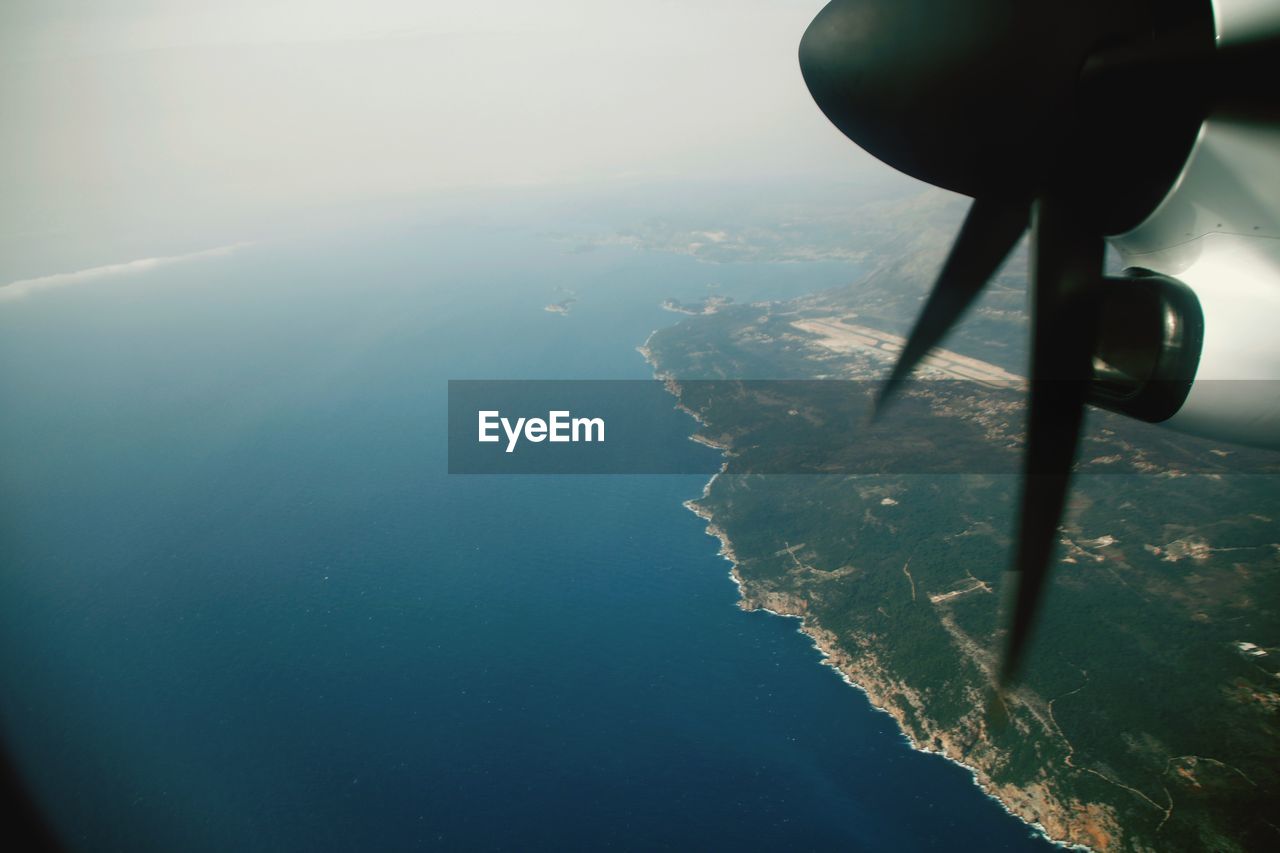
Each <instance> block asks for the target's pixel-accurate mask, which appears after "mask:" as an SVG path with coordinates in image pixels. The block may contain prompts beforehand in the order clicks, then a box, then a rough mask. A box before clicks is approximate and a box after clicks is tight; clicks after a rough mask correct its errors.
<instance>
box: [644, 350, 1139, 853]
mask: <svg viewBox="0 0 1280 853" xmlns="http://www.w3.org/2000/svg"><path fill="white" fill-rule="evenodd" d="M655 334H657V330H654V331H653V332H651V333H650V334H649V337H648V338H646V339H645V342H644V343H643V344H642V345H641V346H638V347H636V351H637V352H639V353H640V354H641V355H642V356H643V357H644V360H645V361H646V362H647V363H648V364H649V365H650V366H651V367H652V368H653V371H654V378H655V379H661V380H662V381H663V382H665V383H666V385H667V389H668V391H670V392H671V394H672V396H674V397H675V398H676V408H678V409H680V410H681V411H683V412H684V413H686V414H687V415H689V416H690V417H691V418H693V420H694V421H695V423H697V424H698V425H699V426H701V425H703V419H702V418H701V417H700V416H699V415H698V413H696V412H694V411H693V410H692V409H690V408H688V407H687V406H685V405H684V403H683V402H682V401H681V400H680V395H679V382H678V381H677V380H676V379H675V378H674V377H672V376H671V375H669V374H666V373H663V372H661V371H660V370H659V368H658V365H657V363H656V361H655V359H654V358H653V353H652V351H651V350H650V349H649V341H650V340H652V338H653V336H654V335H655ZM690 440H692V441H697V442H699V443H700V444H705V445H707V446H709V447H714V448H715V449H717V450H719V451H720V452H721V453H722V454H723V455H724V457H725V459H724V461H723V462H722V463H721V465H720V469H719V470H718V471H717V472H716V473H715V474H713V475H712V476H711V478H710V479H709V480H707V482H706V484H705V485H704V486H703V488H702V494H701V496H699V497H698V498H694V499H690V500H687V501H684V503H683V506H684V508H685V509H687V510H689V511H690V512H692V513H693V514H694V515H696V516H698V518H700V519H702V520H703V521H704V522H706V528H705V531H704V532H705V533H706V534H707V535H708V536H712V537H714V538H716V539H717V540H718V541H719V542H720V549H719V551H718V552H717V553H718V555H719V556H721V557H723V558H724V559H725V560H727V561H728V562H729V564H730V568H729V579H730V580H732V581H733V583H734V586H735V587H737V590H738V601H737V606H738V608H739V609H741V610H743V611H744V612H751V611H756V610H762V611H764V612H766V613H770V614H772V615H774V616H779V617H782V618H786V619H795V620H797V622H798V623H799V624H798V625H797V627H796V630H797V632H798V633H801V634H803V635H804V636H805V637H807V638H808V639H809V640H810V642H811V644H812V646H813V648H814V649H815V650H816V651H817V652H818V653H819V654H820V655H821V659H820V660H819V663H820V664H821V665H823V666H826V667H830V668H831V669H832V670H834V671H835V673H836V674H837V675H838V676H839V677H840V680H841V681H843V682H844V683H845V684H847V685H848V686H850V687H852V688H854V689H856V690H858V691H859V692H860V693H862V695H863V696H864V697H866V699H867V704H869V705H870V706H871V707H872V708H873V709H875V710H876V711H878V712H880V713H882V714H885V715H887V716H888V717H890V718H891V719H892V720H893V721H894V723H895V724H896V725H897V728H898V733H899V734H900V735H901V736H902V739H903V741H904V743H905V744H906V745H907V747H908V748H910V749H911V750H913V751H915V752H920V753H925V754H928V755H934V756H937V757H939V758H941V759H943V760H945V761H948V762H950V763H952V764H955V765H957V766H959V767H962V768H964V769H965V770H966V771H968V772H969V776H970V779H971V781H972V782H973V784H974V786H975V787H977V788H978V790H980V791H981V792H982V793H983V794H984V795H985V796H986V797H988V798H989V799H991V800H992V801H994V802H995V803H997V804H998V805H999V806H1000V808H1001V809H1003V810H1004V812H1005V813H1006V814H1008V815H1010V816H1011V817H1014V818H1016V819H1017V820H1019V821H1020V822H1022V823H1023V824H1024V825H1025V826H1026V827H1027V828H1028V829H1029V830H1030V831H1031V832H1032V833H1034V834H1035V835H1038V836H1039V837H1041V838H1043V839H1044V840H1045V841H1048V842H1049V843H1050V844H1053V845H1054V846H1056V847H1059V848H1061V849H1066V850H1079V851H1088V853H1097V851H1099V850H1103V849H1105V848H1106V847H1108V846H1110V842H1112V841H1114V840H1117V839H1115V838H1114V837H1113V836H1112V835H1111V834H1110V833H1108V832H1107V831H1106V830H1104V829H1102V828H1101V827H1098V826H1097V824H1096V823H1093V824H1092V827H1093V829H1095V830H1096V832H1097V833H1099V834H1100V836H1101V837H1100V838H1098V839H1097V840H1099V841H1101V842H1102V844H1100V845H1098V846H1096V847H1095V846H1090V845H1088V844H1084V843H1082V842H1080V841H1076V840H1072V839H1071V838H1070V837H1069V836H1070V835H1072V834H1076V835H1078V834H1080V832H1087V829H1084V830H1079V831H1078V832H1077V833H1070V832H1068V829H1067V828H1068V826H1070V825H1071V819H1070V817H1069V816H1066V817H1064V816H1058V817H1057V820H1055V821H1054V823H1055V824H1057V826H1055V827H1054V828H1052V829H1051V828H1050V827H1048V826H1046V825H1045V823H1044V822H1042V820H1041V819H1039V816H1038V815H1037V809H1036V806H1037V805H1039V806H1040V808H1046V807H1048V806H1049V803H1047V802H1045V801H1044V799H1043V798H1044V797H1045V796H1046V794H1047V791H1046V790H1030V791H1028V790H1024V789H1022V788H1015V787H1013V786H1003V788H1002V786H999V785H997V784H996V783H995V782H994V781H993V780H992V779H991V778H990V776H989V775H988V774H987V772H986V771H985V770H983V769H982V768H980V767H978V766H976V765H974V764H970V763H968V762H966V761H964V760H963V759H961V758H958V757H956V756H953V755H951V754H948V752H947V746H948V745H949V744H950V742H951V738H950V737H949V733H947V732H943V731H938V732H934V733H933V734H934V740H935V741H937V742H938V743H940V744H941V746H940V747H937V748H935V747H933V746H931V745H928V744H922V743H920V742H919V741H917V739H916V737H915V736H914V735H913V734H912V732H911V731H909V730H908V726H907V724H906V722H905V720H904V717H903V715H902V712H901V711H899V712H898V713H895V712H894V710H893V706H892V705H891V703H890V702H889V701H888V700H887V699H886V694H887V693H888V692H889V690H890V689H891V684H889V683H885V680H883V679H884V678H885V676H883V675H881V676H880V677H879V678H878V677H876V674H874V673H872V672H868V671H867V667H863V668H859V667H858V666H857V665H856V664H855V662H854V659H853V657H852V656H851V655H850V654H849V653H848V652H847V651H845V650H844V649H842V648H841V647H840V644H839V642H838V638H837V637H836V636H835V635H834V634H832V633H831V632H830V631H828V630H827V629H825V628H823V627H822V626H821V625H819V624H816V623H814V622H813V621H812V620H811V619H810V617H809V616H808V614H807V613H806V612H805V611H806V610H807V605H806V603H805V601H804V600H803V599H794V598H793V597H792V596H789V595H785V594H783V595H774V594H770V593H766V594H765V595H764V596H757V595H756V594H755V593H753V592H752V591H750V590H749V589H748V583H749V582H748V581H747V580H746V579H744V578H743V576H742V574H741V572H740V571H739V563H740V560H739V558H738V555H737V552H736V551H735V550H734V547H733V542H732V540H731V539H730V538H729V535H728V534H727V533H726V532H725V530H724V529H723V528H722V527H720V525H719V524H718V523H717V522H716V520H715V515H714V513H713V512H712V511H711V510H709V509H707V508H706V507H705V506H703V505H701V504H700V503H699V501H702V500H705V499H706V498H707V497H709V496H710V493H711V487H712V485H713V484H714V483H715V481H716V478H717V477H719V476H720V475H721V474H723V473H725V471H726V470H727V469H728V465H729V460H728V456H729V450H730V448H729V447H727V446H725V445H722V444H720V443H719V442H714V441H711V440H709V439H706V438H705V437H703V436H698V435H696V434H695V435H691V436H690ZM870 657H871V661H872V662H871V666H872V667H874V666H875V663H874V655H870ZM1001 794H1003V795H1004V796H1002V795H1001ZM1073 805H1081V804H1073ZM1019 808H1022V809H1025V813H1024V812H1021V811H1019V810H1018V809H1019ZM1082 810H1083V811H1085V812H1086V814H1088V813H1089V811H1090V810H1089V807H1088V806H1083V808H1082ZM1089 816H1090V817H1092V818H1095V819H1098V821H1099V822H1105V818H1106V816H1105V815H1093V814H1090V815H1089Z"/></svg>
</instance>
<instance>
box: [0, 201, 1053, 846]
mask: <svg viewBox="0 0 1280 853" xmlns="http://www.w3.org/2000/svg"><path fill="white" fill-rule="evenodd" d="M576 224H577V223H558V222H553V221H544V222H539V223H537V224H536V225H530V224H529V223H527V222H523V221H518V220H517V219H516V218H514V217H509V218H508V219H506V220H504V219H503V218H502V217H501V216H495V217H490V218H485V217H456V218H450V217H449V216H441V215H432V216H429V217H427V216H424V217H415V216H413V215H407V214H406V215H397V216H396V217H385V218H383V219H382V220H381V221H379V222H378V223H376V225H369V226H367V227H359V228H357V227H351V228H346V229H334V228H329V229H325V230H318V231H317V232H316V233H313V234H310V235H297V234H295V235H293V236H291V237H289V238H287V239H283V238H282V239H278V240H273V241H267V242H262V243H258V244H256V245H251V246H247V247H244V248H242V249H240V250H238V251H236V252H234V253H232V254H230V255H228V256H226V257H218V258H205V259H200V260H195V261H191V262H189V263H179V264H173V265H169V266H164V267H160V268H157V269H154V270H151V271H148V272H142V273H139V274H137V275H132V276H121V277H116V278H111V279H102V280H98V281H93V282H86V283H84V284H82V285H78V286H68V287H64V288H60V289H50V290H48V291H46V292H41V293H35V294H32V295H30V296H28V297H26V298H24V299H22V300H16V301H13V302H9V303H4V304H0V402H2V403H3V409H2V410H0V685H3V690H2V692H0V714H2V718H0V719H2V721H3V726H4V731H5V734H6V736H7V740H8V743H9V745H10V749H11V751H13V752H15V753H16V755H17V757H18V759H19V761H20V764H21V767H22V770H23V771H24V773H25V774H26V776H27V778H28V780H29V781H30V783H31V785H32V786H33V788H34V790H35V791H36V793H37V795H38V797H39V799H40V801H41V802H42V803H43V805H44V807H45V808H46V810H47V811H48V813H49V814H50V815H51V816H52V817H53V818H54V820H55V823H56V825H57V827H58V829H59V831H60V832H61V833H62V834H63V836H64V838H65V840H66V841H67V842H68V843H69V845H70V846H71V847H73V848H76V849H83V850H167V851H176V850H182V851H205V850H207V851H229V850H236V851H253V850H263V851H266V850H272V851H276V850H309V851H318V850H409V849H422V848H440V849H450V850H454V849H459V850H463V849H465V850H500V849H505V850H537V849H550V850H565V849H635V850H649V849H664V848H665V849H681V850H684V849H695V850H707V849H779V848H786V849H841V850H923V849H940V850H955V849H974V850H984V851H987V850H1024V849H1045V848H1046V847H1047V846H1048V845H1047V844H1046V843H1045V842H1043V841H1041V840H1038V839H1036V838H1034V837H1033V835H1032V833H1031V831H1030V830H1029V828H1028V827H1026V826H1025V825H1023V824H1022V823H1020V822H1019V821H1017V820H1016V819H1014V818H1013V817H1011V816H1009V815H1007V814H1006V813H1005V812H1004V811H1003V810H1002V808H1001V807H1000V806H999V805H998V804H997V803H995V802H994V801H992V800H991V799H989V798H988V797H986V796H985V795H984V794H983V793H982V792H981V791H979V790H978V788H976V787H975V786H974V785H973V783H972V781H971V779H970V776H969V774H968V773H967V772H966V771H965V770H963V769H961V768H959V767H956V766H954V765H951V764H949V763H947V762H946V761H944V760H942V759H939V758H937V757H934V756H928V755H924V754H920V753H916V752H913V751H912V750H911V749H910V748H909V747H908V746H907V744H906V743H905V741H904V740H903V738H902V736H901V734H900V733H899V732H898V730H897V728H896V726H895V725H894V723H893V722H892V720H890V719H889V718H888V717H887V716H885V715H883V714H881V713H879V712H877V711H875V710H873V709H872V708H871V707H870V706H869V705H868V703H867V701H866V699H865V698H864V697H863V695H862V694H861V693H860V692H858V691H856V690H853V689H851V688H849V687H848V686H847V685H845V684H844V683H842V681H841V680H840V679H839V677H838V676H837V675H836V674H835V673H834V672H833V671H832V670H830V669H829V668H826V667H823V666H820V665H819V663H818V662H819V657H820V656H819V654H818V652H817V651H815V650H814V649H813V647H812V646H811V644H810V641H809V640H808V639H807V638H805V637H804V636H803V635H801V634H799V633H797V631H796V622H795V621H793V620H788V619H782V618H778V617H775V616H771V615H768V614H765V613H743V612H741V611H740V610H738V609H737V608H736V606H735V602H736V599H737V591H736V589H735V587H734V585H733V583H732V582H731V581H730V579H729V578H728V574H727V573H728V568H729V566H728V564H727V563H726V562H725V561H724V560H723V558H721V557H719V556H717V549H718V543H717V542H716V541H715V540H714V539H712V538H710V537H708V536H707V535H706V534H705V533H704V529H703V528H704V524H703V522H702V521H700V520H699V519H698V518H696V517H695V516H693V515H692V514H691V513H689V512H688V511H687V510H686V509H684V508H683V507H682V506H681V503H682V501H684V500H686V499H688V498H691V497H694V496H696V495H698V494H699V493H700V492H701V489H702V487H703V485H704V479H705V478H702V477H690V476H680V477H655V476H621V477H604V476H594V477H593V476H581V477H516V476H507V477H504V476H471V477H468V476H452V477H451V476H449V475H447V474H446V446H445V423H446V421H445V401H446V383H447V381H448V380H450V379H520V378H541V379H592V378H609V379H632V378H634V379H643V378H648V377H649V376H650V370H649V367H648V366H647V365H646V364H645V363H644V362H643V360H642V359H641V357H640V356H639V355H638V354H637V353H636V352H635V347H636V346H637V345H638V344H640V343H641V342H643V341H644V339H645V338H646V336H647V335H648V334H649V332H650V331H651V330H653V329H654V328H657V327H659V326H663V325H668V324H670V323H673V322H675V321H676V320H677V319H678V317H677V316H676V315H673V314H670V313H665V312H663V311H661V310H660V309H659V307H658V305H659V302H660V301H661V300H662V299H663V298H665V297H676V298H682V299H693V298H698V297H699V296H702V295H705V294H706V292H707V287H708V286H709V285H714V286H716V287H717V288H718V292H721V293H725V294H728V295H731V296H733V297H735V298H736V299H737V300H739V301H746V300H752V299H762V298H785V297H789V296H794V295H798V294H800V293H803V292H807V291H811V290H814V289H818V288H822V287H829V286H834V285H837V284H841V283H845V282H847V281H850V280H852V279H854V278H856V277H857V275H858V273H859V270H858V268H857V267H856V265H852V264H839V263H807V264H794V263H793V264H739V265H733V264H724V265H711V264H705V263H700V262H698V261H696V260H694V259H692V258H690V257H687V256H683V255H676V254H666V253H660V252H644V251H638V250H634V249H629V248H625V247H616V246H615V247H603V248H596V249H594V250H591V251H583V250H581V247H574V246H573V245H571V244H570V243H569V242H566V241H564V240H562V239H557V238H555V237H553V236H551V232H553V231H554V230H555V229H556V228H568V229H572V227H574V226H575V225H576ZM194 248H200V247H194ZM568 290H572V291H573V292H575V293H576V295H577V299H578V301H577V303H575V304H574V305H573V306H572V310H571V312H570V313H569V315H568V316H558V315H555V314H551V313H547V312H545V311H543V306H544V305H546V304H547V303H550V302H555V301H558V300H560V299H562V298H564V294H565V293H566V292H567V291H568ZM671 417H672V418H674V419H683V418H685V416H684V415H682V414H680V413H679V412H676V411H675V410H674V409H673V410H672V413H671ZM692 426H693V424H692V422H690V423H689V427H690V429H691V428H692ZM707 452H708V453H710V452H711V451H710V450H708V451H707Z"/></svg>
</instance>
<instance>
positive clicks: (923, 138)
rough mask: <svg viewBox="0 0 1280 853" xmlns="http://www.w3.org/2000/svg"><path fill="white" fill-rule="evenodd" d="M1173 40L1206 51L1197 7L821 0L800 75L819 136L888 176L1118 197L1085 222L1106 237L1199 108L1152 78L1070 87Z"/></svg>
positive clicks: (1140, 2) (1207, 15)
mask: <svg viewBox="0 0 1280 853" xmlns="http://www.w3.org/2000/svg"><path fill="white" fill-rule="evenodd" d="M1173 41H1177V42H1178V43H1179V45H1181V44H1183V43H1184V42H1187V41H1190V42H1191V43H1193V45H1194V49H1195V50H1196V51H1200V52H1201V53H1205V52H1207V53H1209V54H1211V53H1212V50H1213V15H1212V6H1211V4H1210V2H1209V0H1163V2H1161V0H1075V2H1071V3H1052V2H1043V3H1039V2H1037V3H1028V2H1025V0H832V2H831V3H829V4H828V5H827V6H826V7H825V8H824V9H823V10H822V11H821V12H819V13H818V16H817V17H816V18H814V20H813V22H812V23H811V24H810V25H809V28H808V30H807V31H806V32H805V34H804V37H803V39H802V40H801V42H800V69H801V72H802V73H803V75H804V79H805V83H806V84H807V85H808V87H809V91H810V92H811V93H812V95H813V98H814V100H815V101H816V102H817V104H818V106H819V107H820V108H821V109H822V111H823V113H825V114H826V116H827V117H828V118H829V119H830V120H831V121H832V123H833V124H835V126H836V127H837V128H839V129H840V131H841V132H843V133H844V134H845V135H846V136H848V137H849V138H850V139H852V140H853V141H854V142H856V143H857V144H858V145H860V146H861V147H862V148H864V149H866V150H867V151H868V152H870V153H871V154H873V155H874V156H875V157H877V158H879V159H880V160H883V161H884V162H885V163H887V164H889V165H890V166H893V167H894V168H896V169H898V170H899V171H902V172H905V173H906V174H908V175H911V176H912V177H915V178H918V179H920V180H923V181H926V182H928V183H931V184H935V185H937V186H940V187H943V188H945V189H949V190H952V191H955V192H959V193H962V194H964V195H969V196H973V197H975V198H976V197H984V198H993V199H1004V200H1010V201H1012V200H1021V201H1026V200H1029V199H1030V198H1032V197H1034V196H1036V195H1038V194H1040V192H1041V191H1042V190H1044V188H1045V186H1046V185H1047V184H1053V185H1055V186H1056V187H1058V188H1061V187H1068V188H1072V189H1073V193H1074V192H1075V190H1076V189H1077V188H1078V189H1079V194H1080V195H1082V196H1084V197H1085V199H1086V200H1091V202H1092V206H1093V207H1099V206H1100V205H1101V201H1100V200H1096V199H1093V196H1096V195H1097V194H1098V193H1102V192H1105V193H1109V194H1111V195H1112V196H1113V197H1114V196H1115V195H1116V194H1117V193H1118V194H1119V195H1120V196H1123V197H1122V198H1120V199H1119V201H1118V202H1117V203H1115V204H1112V205H1111V210H1109V211H1108V213H1107V214H1106V215H1102V214H1100V215H1099V217H1098V218H1099V223H1100V227H1102V223H1104V222H1105V225H1106V227H1107V228H1108V229H1110V228H1114V227H1118V225H1120V224H1136V222H1132V223H1128V222H1126V220H1131V219H1134V218H1135V217H1140V216H1142V215H1145V213H1147V212H1149V210H1150V209H1151V208H1153V207H1154V205H1155V204H1156V203H1158V201H1159V199H1160V198H1161V197H1163V195H1164V193H1165V192H1166V191H1167V189H1168V187H1169V186H1170V185H1171V184H1172V182H1173V180H1174V179H1176V177H1177V174H1178V172H1179V171H1180V170H1181V167H1182V165H1183V163H1185V160H1186V156H1187V154H1188V153H1189V151H1190V147H1191V144H1192V143H1193V142H1194V139H1195V134H1196V132H1197V131H1198V129H1199V125H1200V123H1201V121H1202V120H1203V113H1204V104H1203V98H1201V97H1199V95H1198V94H1197V91H1196V88H1195V87H1194V86H1192V87H1190V88H1188V85H1183V84H1185V83H1187V81H1185V80H1176V81H1171V80H1169V79H1168V77H1167V73H1168V72H1167V69H1155V68H1144V67H1139V68H1138V69H1137V70H1136V71H1135V69H1134V68H1132V67H1128V68H1126V70H1125V73H1123V74H1110V75H1103V76H1102V77H1101V78H1096V79H1094V80H1093V81H1092V82H1091V83H1082V73H1083V72H1084V70H1085V68H1086V67H1092V65H1094V64H1096V62H1095V60H1096V58H1097V57H1098V56H1099V55H1103V56H1105V55H1106V54H1107V52H1108V51H1109V50H1112V49H1113V48H1115V47H1116V46H1129V45H1142V46H1145V45H1150V44H1156V45H1158V46H1159V45H1162V44H1164V43H1165V42H1173ZM1159 75H1164V76H1159ZM1117 185H1119V188H1118V189H1117ZM1130 187H1137V188H1138V189H1136V190H1133V195H1134V198H1133V199H1129V198H1128V197H1127V196H1126V193H1129V192H1130V190H1129V188H1130ZM1059 194H1061V193H1059ZM1086 206H1087V205H1086ZM1116 208H1119V212H1118V213H1117V212H1115V210H1116ZM1106 233H1114V232H1113V231H1111V230H1107V232H1106Z"/></svg>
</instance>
